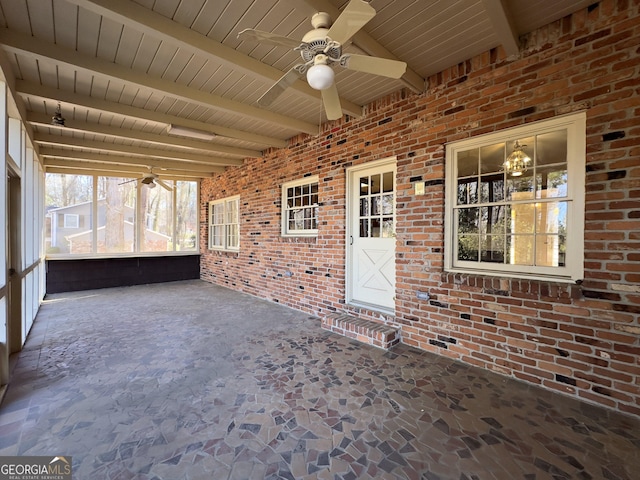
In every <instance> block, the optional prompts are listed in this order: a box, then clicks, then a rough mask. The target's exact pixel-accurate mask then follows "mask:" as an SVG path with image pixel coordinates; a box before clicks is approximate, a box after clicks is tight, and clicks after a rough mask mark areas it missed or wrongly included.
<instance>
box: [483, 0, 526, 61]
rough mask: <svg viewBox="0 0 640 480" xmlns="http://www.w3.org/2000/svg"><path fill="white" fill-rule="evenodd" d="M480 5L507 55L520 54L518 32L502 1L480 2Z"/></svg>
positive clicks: (486, 0) (489, 0)
mask: <svg viewBox="0 0 640 480" xmlns="http://www.w3.org/2000/svg"><path fill="white" fill-rule="evenodd" d="M482 3H483V4H484V9H485V12H486V13H487V15H488V16H489V19H490V20H491V24H492V25H493V28H494V30H495V32H496V36H497V37H498V39H499V40H500V44H501V45H502V47H503V48H504V50H505V52H506V53H507V55H517V54H518V53H520V46H519V40H518V32H516V29H515V27H514V23H513V21H512V19H511V15H510V13H509V10H508V9H507V6H506V5H505V3H504V2H503V1H502V0H482Z"/></svg>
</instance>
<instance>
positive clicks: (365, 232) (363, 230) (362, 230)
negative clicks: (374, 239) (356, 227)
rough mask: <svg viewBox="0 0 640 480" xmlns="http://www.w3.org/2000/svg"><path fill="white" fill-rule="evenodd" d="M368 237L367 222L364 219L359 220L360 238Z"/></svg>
mask: <svg viewBox="0 0 640 480" xmlns="http://www.w3.org/2000/svg"><path fill="white" fill-rule="evenodd" d="M368 236H369V220H368V219H366V218H361V219H360V237H361V238H367V237H368Z"/></svg>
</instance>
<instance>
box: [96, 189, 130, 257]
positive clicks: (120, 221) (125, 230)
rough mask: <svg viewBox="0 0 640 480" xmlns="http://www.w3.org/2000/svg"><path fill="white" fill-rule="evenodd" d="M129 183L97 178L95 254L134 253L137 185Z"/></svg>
mask: <svg viewBox="0 0 640 480" xmlns="http://www.w3.org/2000/svg"><path fill="white" fill-rule="evenodd" d="M129 180H130V179H128V178H116V177H98V202H99V203H98V249H97V250H98V253H128V252H133V251H135V243H136V242H135V238H136V231H135V230H136V229H135V227H134V225H135V213H136V212H135V205H136V190H137V188H136V186H137V183H136V182H131V181H129ZM101 225H103V226H101Z"/></svg>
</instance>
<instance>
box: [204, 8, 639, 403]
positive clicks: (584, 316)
mask: <svg viewBox="0 0 640 480" xmlns="http://www.w3.org/2000/svg"><path fill="white" fill-rule="evenodd" d="M638 10H639V5H638V2H637V1H625V0H618V1H616V0H605V1H602V2H600V3H599V4H594V5H593V6H591V7H589V8H588V9H585V10H583V11H580V12H578V13H577V14H575V15H573V16H570V17H566V18H564V19H562V20H560V21H558V22H556V23H554V24H551V25H548V26H546V27H543V28H541V29H539V30H538V31H536V32H533V33H532V34H530V35H527V36H526V37H525V38H523V39H522V40H523V46H522V49H521V54H520V55H519V56H518V57H514V58H512V57H509V58H506V57H505V55H504V54H503V52H502V50H501V49H496V50H493V51H490V52H486V53H485V54H482V55H480V56H477V57H475V58H473V59H471V60H469V61H467V62H465V63H462V64H460V65H457V66H455V67H452V68H450V69H448V70H446V71H443V72H440V73H438V74H437V75H434V76H433V77H431V78H429V79H428V85H427V89H426V92H425V93H424V94H421V95H414V94H411V93H409V92H407V91H401V92H398V93H396V94H394V95H391V96H389V97H388V98H385V99H382V100H380V101H378V102H376V103H374V104H372V105H369V106H367V107H366V109H365V115H364V116H363V117H362V118H359V119H354V118H350V117H345V118H343V119H342V120H341V121H338V122H334V123H331V124H328V125H325V126H324V132H323V133H322V134H321V135H319V136H316V137H311V136H304V135H303V136H300V137H296V138H293V139H291V142H290V145H289V147H288V148H284V149H281V150H273V151H269V152H266V154H265V155H264V157H263V158H261V159H252V160H248V161H246V162H245V165H244V166H242V167H237V168H233V169H230V170H229V171H228V172H226V173H225V174H224V175H221V176H220V177H218V178H216V179H212V180H205V181H203V183H202V199H201V200H202V201H201V234H202V235H201V242H202V244H201V250H202V252H203V255H202V266H201V273H202V278H203V279H204V280H207V281H211V282H214V283H218V284H220V285H225V286H228V287H231V288H234V289H237V290H240V291H243V292H247V293H249V294H252V295H256V296H258V297H262V298H266V299H269V300H272V301H275V302H279V303H281V304H283V305H287V306H290V307H293V308H296V309H299V310H302V311H306V312H309V313H310V314H314V315H320V316H322V315H325V314H327V313H330V312H335V311H347V312H350V313H353V314H356V315H359V316H361V317H363V318H372V319H376V320H382V321H386V322H395V323H397V324H399V325H401V327H402V341H403V342H404V343H407V344H410V345H413V346H416V347H418V348H421V349H424V350H428V351H432V352H435V353H437V354H441V355H446V356H448V357H452V358H455V359H458V360H461V361H463V362H467V363H470V364H473V365H478V366H480V367H483V368H488V369H491V370H494V371H497V372H499V373H502V374H504V375H509V376H513V377H516V378H519V379H521V380H524V381H527V382H531V383H534V384H538V385H542V386H544V387H546V388H549V389H554V390H558V391H561V392H563V393H565V394H569V395H574V396H577V397H579V398H581V399H584V400H587V401H590V402H595V403H599V404H602V405H606V406H609V407H614V408H617V409H619V410H621V411H624V412H629V413H632V414H634V415H640V320H639V317H640V120H639V119H640V91H639V90H640V55H639V54H640V14H639V11H638ZM582 110H585V111H586V112H587V140H586V141H587V159H586V164H587V172H586V184H587V192H586V211H585V215H586V220H585V263H584V267H585V278H584V282H583V283H582V284H581V285H569V284H566V283H553V282H545V281H533V280H518V279H504V278H496V277H483V276H476V275H462V274H455V275H454V274H450V273H446V272H444V271H443V265H444V259H443V252H444V245H443V239H444V233H443V224H444V218H443V214H444V151H445V150H444V144H445V143H446V142H451V141H454V140H460V139H465V138H470V137H472V136H476V135H479V134H483V133H487V132H494V131H498V130H500V129H504V128H507V127H512V126H516V125H522V124H526V123H529V122H532V121H536V120H540V119H547V118H552V117H555V116H557V115H562V114H566V113H570V112H576V111H582ZM394 155H395V156H397V167H398V177H397V188H398V198H397V244H396V251H397V257H396V264H397V268H396V275H397V292H396V297H397V305H396V316H395V317H389V316H384V315H380V314H377V313H375V312H367V311H364V310H361V309H355V308H353V307H349V306H347V305H345V304H344V295H345V266H344V257H345V243H344V239H345V168H347V167H349V166H351V165H356V164H362V163H366V162H370V161H373V160H378V159H381V158H385V157H389V156H394ZM305 174H310V175H316V174H317V175H319V178H320V181H319V189H320V191H319V196H320V202H321V208H320V225H319V234H318V237H317V238H314V239H285V238H282V237H281V236H280V206H281V205H280V203H281V201H280V187H281V185H282V183H284V182H287V181H291V180H296V179H299V178H301V177H302V176H303V175H305ZM414 176H422V180H424V181H426V195H424V196H414V195H413V194H412V184H411V181H410V179H411V177H414ZM236 194H240V196H241V198H240V210H241V220H240V229H241V247H240V252H239V253H237V254H231V253H221V252H211V251H209V250H207V248H206V244H207V235H206V231H207V226H206V222H207V202H208V201H209V200H213V199H219V198H223V197H225V196H229V195H236ZM418 290H421V291H428V292H429V293H430V294H431V299H430V300H427V301H424V300H417V298H416V291H418Z"/></svg>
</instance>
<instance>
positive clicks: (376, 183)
mask: <svg viewBox="0 0 640 480" xmlns="http://www.w3.org/2000/svg"><path fill="white" fill-rule="evenodd" d="M380 188H381V185H380V175H371V193H380Z"/></svg>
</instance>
